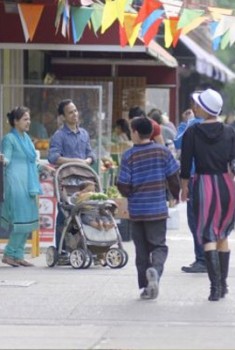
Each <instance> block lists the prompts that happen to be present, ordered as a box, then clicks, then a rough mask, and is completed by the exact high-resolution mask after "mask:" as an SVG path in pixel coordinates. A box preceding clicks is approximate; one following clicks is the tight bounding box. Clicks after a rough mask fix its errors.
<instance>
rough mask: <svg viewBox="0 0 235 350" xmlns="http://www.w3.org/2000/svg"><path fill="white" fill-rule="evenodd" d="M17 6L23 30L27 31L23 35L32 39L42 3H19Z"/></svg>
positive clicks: (40, 13) (41, 9)
mask: <svg viewBox="0 0 235 350" xmlns="http://www.w3.org/2000/svg"><path fill="white" fill-rule="evenodd" d="M18 7H19V10H20V11H19V12H20V15H21V16H20V19H21V23H22V26H23V29H24V32H25V31H27V33H25V37H28V38H29V39H30V40H31V41H32V40H33V37H34V34H35V31H36V29H37V26H38V23H39V21H40V18H41V15H42V11H43V9H44V5H37V4H19V5H18ZM27 34H28V35H27Z"/></svg>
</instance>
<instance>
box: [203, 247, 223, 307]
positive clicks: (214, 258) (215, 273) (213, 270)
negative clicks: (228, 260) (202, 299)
mask: <svg viewBox="0 0 235 350" xmlns="http://www.w3.org/2000/svg"><path fill="white" fill-rule="evenodd" d="M205 259H206V265H207V271H208V276H209V280H210V282H211V292H210V295H209V297H208V300H210V301H216V300H219V299H220V278H221V276H220V261H219V254H218V251H217V250H208V251H205Z"/></svg>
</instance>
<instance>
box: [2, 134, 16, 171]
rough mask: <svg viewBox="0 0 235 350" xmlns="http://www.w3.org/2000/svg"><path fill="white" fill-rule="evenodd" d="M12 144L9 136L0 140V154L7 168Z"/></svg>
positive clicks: (10, 157)
mask: <svg viewBox="0 0 235 350" xmlns="http://www.w3.org/2000/svg"><path fill="white" fill-rule="evenodd" d="M12 152H13V143H12V141H11V135H10V134H8V135H6V136H5V137H4V138H3V140H2V153H3V155H4V159H3V164H4V165H5V166H8V164H9V163H10V162H11V159H12Z"/></svg>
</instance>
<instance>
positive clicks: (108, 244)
mask: <svg viewBox="0 0 235 350" xmlns="http://www.w3.org/2000/svg"><path fill="white" fill-rule="evenodd" d="M84 182H85V183H87V182H88V183H92V184H93V187H94V189H95V193H96V192H97V193H101V192H102V191H101V184H100V180H99V177H98V175H97V173H96V172H95V171H94V170H93V169H92V168H90V167H89V166H88V165H85V164H82V163H79V164H78V163H74V162H70V163H67V164H63V165H61V166H60V167H59V168H58V169H57V171H56V173H55V192H56V197H57V201H58V204H59V206H60V208H61V210H62V212H63V214H64V216H65V224H64V227H63V230H62V235H61V239H60V243H59V248H58V250H57V249H56V248H55V247H54V246H50V247H48V249H47V252H46V262H47V265H48V266H49V267H53V266H55V265H57V264H58V265H71V266H72V267H73V268H75V269H81V268H88V267H90V266H91V264H92V262H93V263H96V264H100V265H101V266H106V265H107V266H109V267H110V268H121V267H123V266H125V265H126V264H127V261H128V254H127V252H126V251H125V250H124V249H123V245H122V239H121V235H120V232H119V229H118V226H117V224H116V221H115V219H114V213H115V210H116V209H117V206H116V203H115V202H114V201H113V200H109V199H98V200H97V199H96V200H90V199H88V200H83V201H80V202H77V194H79V191H81V185H82V184H84ZM101 197H102V196H101ZM97 209H98V210H100V211H102V213H103V215H107V216H108V218H109V220H111V222H112V225H111V227H110V228H108V229H107V228H106V229H97V228H94V227H92V226H90V225H88V224H85V223H84V222H83V221H82V217H83V215H84V214H87V213H88V214H89V213H93V212H94V211H95V210H96V211H97ZM63 246H65V250H66V256H67V263H65V262H64V254H63V252H62V247H63Z"/></svg>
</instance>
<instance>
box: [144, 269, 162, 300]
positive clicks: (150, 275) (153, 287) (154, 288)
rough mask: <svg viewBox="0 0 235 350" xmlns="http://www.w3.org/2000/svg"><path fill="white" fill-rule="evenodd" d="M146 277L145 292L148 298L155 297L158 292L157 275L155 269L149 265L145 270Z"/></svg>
mask: <svg viewBox="0 0 235 350" xmlns="http://www.w3.org/2000/svg"><path fill="white" fill-rule="evenodd" d="M146 278H147V281H148V285H147V287H146V292H147V294H148V297H149V299H156V298H157V296H158V292H159V283H158V281H159V276H158V272H157V270H156V269H154V268H153V267H149V268H148V269H147V271H146Z"/></svg>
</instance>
